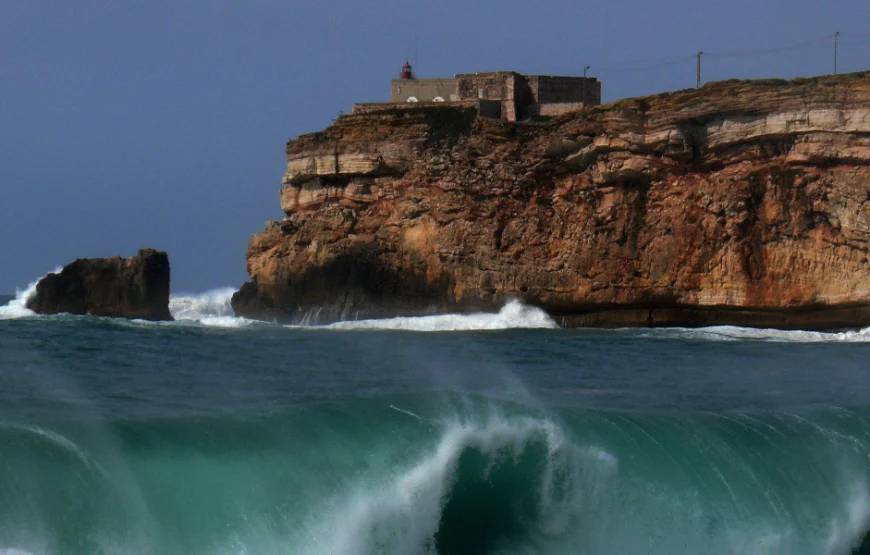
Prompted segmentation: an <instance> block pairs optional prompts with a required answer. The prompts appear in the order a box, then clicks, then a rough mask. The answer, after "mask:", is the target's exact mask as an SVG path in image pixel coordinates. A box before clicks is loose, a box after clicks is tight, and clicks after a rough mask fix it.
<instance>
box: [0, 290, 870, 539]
mask: <svg viewBox="0 0 870 555" xmlns="http://www.w3.org/2000/svg"><path fill="white" fill-rule="evenodd" d="M34 287H35V283H34V284H31V285H30V286H29V287H25V288H22V289H21V290H20V291H18V292H16V294H15V295H14V296H12V297H8V298H6V299H3V300H2V301H0V303H2V306H0V461H2V464H0V554H4V555H11V554H15V555H31V554H33V555H35V554H52V555H53V554H74V555H75V554H93V553H103V554H129V553H137V554H176V553H178V554H181V553H185V554H188V553H190V554H227V555H228V554H234V555H235V554H250V555H253V554H258V555H259V554H274V553H294V554H296V553H298V554H301V555H322V554H338V555H368V554H379V555H399V554H401V555H405V554H426V555H436V554H437V555H465V554H469V555H470V554H493V555H508V554H516V555H525V554H544V555H550V554H552V555H562V554H594V555H598V554H604V555H608V554H632V553H638V554H647V553H649V554H669V555H670V554H677V555H679V554H697V553H705V554H706V553H712V554H758V555H773V554H789V555H792V554H795V555H803V554H826V555H827V554H830V555H846V554H852V553H862V554H863V553H870V540H868V539H867V534H868V530H870V401H868V400H870V368H868V364H867V360H868V354H870V352H868V349H870V346H868V344H867V338H868V336H870V332H868V331H867V330H860V331H854V332H845V333H816V332H801V331H795V332H783V331H777V330H754V329H747V328H736V327H715V328H704V329H664V330H659V329H626V330H563V329H558V326H557V325H556V323H555V322H554V321H553V319H552V318H550V317H549V316H548V315H547V314H546V313H544V312H543V311H541V310H540V309H538V308H535V307H530V306H525V305H523V304H521V303H519V302H516V301H512V302H509V303H506V305H505V306H504V307H503V308H502V309H501V310H500V311H498V312H494V313H490V314H485V313H481V314H441V315H431V316H424V317H416V318H392V319H382V320H353V321H346V322H339V323H336V324H332V325H327V326H284V325H279V324H276V323H269V322H254V321H251V320H246V319H243V318H237V317H235V316H234V315H233V313H232V309H231V307H230V298H231V296H232V293H233V290H232V289H231V288H222V289H216V290H212V291H208V292H205V293H198V294H176V295H173V296H172V297H171V301H170V308H171V312H172V314H173V317H174V318H175V321H174V322H156V323H155V322H144V321H127V320H115V319H109V318H97V317H91V316H70V315H57V316H37V315H35V314H33V313H32V312H30V311H29V310H27V308H26V302H27V298H28V297H29V296H30V295H32V294H33V291H34Z"/></svg>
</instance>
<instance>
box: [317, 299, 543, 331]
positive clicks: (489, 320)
mask: <svg viewBox="0 0 870 555" xmlns="http://www.w3.org/2000/svg"><path fill="white" fill-rule="evenodd" d="M558 327H559V326H558V324H556V322H555V320H553V319H552V318H550V316H549V315H548V314H547V313H546V312H544V311H543V310H541V309H540V308H537V307H534V306H528V305H524V304H523V303H521V302H520V301H518V300H512V301H509V302H508V303H507V304H505V305H504V307H502V309H501V310H500V311H498V313H495V314H492V313H476V314H438V315H433V316H415V317H398V318H385V319H379V320H355V321H345V322H336V323H335V324H331V325H328V326H324V328H326V329H339V330H405V331H473V330H506V329H513V328H525V329H531V328H545V329H553V328H558Z"/></svg>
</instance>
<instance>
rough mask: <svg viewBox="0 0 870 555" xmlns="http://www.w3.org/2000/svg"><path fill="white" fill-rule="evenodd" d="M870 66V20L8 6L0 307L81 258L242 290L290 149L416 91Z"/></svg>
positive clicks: (869, 12) (482, 7) (869, 14)
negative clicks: (500, 76) (521, 79)
mask: <svg viewBox="0 0 870 555" xmlns="http://www.w3.org/2000/svg"><path fill="white" fill-rule="evenodd" d="M836 31H839V32H840V37H839V53H838V58H839V59H838V66H839V68H838V69H839V71H840V72H849V71H858V70H864V69H870V3H867V2H866V0H863V1H857V0H856V1H847V0H843V1H837V0H832V1H826V2H821V1H819V0H789V1H781V0H761V1H759V0H752V1H744V0H729V1H727V2H723V1H721V0H719V1H715V2H710V1H703V0H694V1H689V0H659V1H657V2H644V1H640V0H635V1H627V0H610V1H607V2H603V1H597V2H596V1H581V0H573V1H546V0H541V1H536V2H529V1H522V2H520V1H516V0H499V1H474V0H439V1H437V2H436V1H424V0H405V1H402V2H399V1H394V0H364V1H357V2H351V1H348V0H340V1H338V0H336V1H329V0H322V1H318V2H293V1H286V0H285V1H280V2H279V1H257V0H249V1H240V0H234V1H220V0H208V1H199V0H185V1H183V2H179V1H177V0H172V1H161V0H147V1H145V0H130V1H116V2H105V1H96V0H94V1H88V0H81V1H78V2H47V1H45V2H44V1H40V0H14V1H13V0H0V293H11V292H14V291H15V290H16V288H24V287H26V286H27V284H28V283H29V282H31V281H34V280H35V279H37V278H39V277H40V276H42V275H44V274H45V273H47V272H49V271H52V270H53V269H54V268H56V267H58V266H62V265H63V264H66V263H69V262H71V261H72V260H74V259H76V258H80V257H96V256H113V255H117V254H120V255H122V256H131V255H133V254H135V252H136V250H138V249H140V248H144V247H152V248H157V249H160V250H165V251H167V252H168V253H169V257H170V263H171V267H172V290H173V293H176V294H177V293H181V292H199V291H205V290H209V289H212V288H216V287H222V286H233V287H238V286H239V285H241V284H242V283H243V282H244V281H245V280H246V279H247V274H246V272H245V249H246V247H247V243H248V239H249V237H250V235H251V234H252V233H255V232H258V231H260V230H261V229H262V228H263V226H264V224H265V222H266V221H268V220H277V219H281V218H282V217H283V213H282V212H281V210H280V207H279V201H278V191H279V189H280V187H281V177H282V175H283V173H284V166H285V159H284V145H285V143H286V141H287V140H288V139H289V138H292V137H295V136H298V135H300V134H302V133H307V132H311V131H317V130H319V129H322V128H324V127H326V126H328V125H330V123H331V122H332V120H333V119H334V118H335V117H336V116H337V115H338V114H339V113H340V112H349V111H350V110H351V108H352V106H353V103H354V102H365V101H386V100H388V99H389V92H390V79H392V78H394V77H396V76H397V75H398V72H399V69H400V67H401V65H402V64H403V63H404V62H405V60H406V58H407V59H410V60H411V61H412V63H415V69H416V72H417V74H418V76H420V77H439V76H448V77H449V76H452V75H454V74H456V73H467V72H476V71H494V70H516V71H520V72H523V73H541V74H551V75H582V73H583V68H584V67H585V66H587V65H588V66H590V69H589V75H591V76H595V77H598V78H599V79H600V80H601V82H602V96H603V100H604V101H611V100H617V99H620V98H625V97H631V96H638V95H644V94H653V93H657V92H663V91H669V90H676V89H683V88H688V87H692V86H694V85H695V78H696V76H695V71H696V67H695V65H696V58H695V55H696V53H697V52H698V51H703V52H704V53H705V54H704V55H703V57H702V62H703V63H702V78H703V80H704V81H710V80H720V79H729V78H763V77H785V78H792V77H797V76H811V75H819V74H825V73H831V72H832V71H833V38H832V36H833V34H834V33H835V32H836Z"/></svg>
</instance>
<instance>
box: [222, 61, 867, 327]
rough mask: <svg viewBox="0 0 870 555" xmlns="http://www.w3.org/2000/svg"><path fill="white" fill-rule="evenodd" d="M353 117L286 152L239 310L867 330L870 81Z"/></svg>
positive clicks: (284, 315)
mask: <svg viewBox="0 0 870 555" xmlns="http://www.w3.org/2000/svg"><path fill="white" fill-rule="evenodd" d="M474 115H475V114H474V112H473V110H472V111H470V110H468V109H464V108H453V107H449V106H445V107H438V108H421V109H416V110H415V109H405V108H403V109H399V110H395V111H392V112H381V113H373V114H367V115H357V116H345V117H342V118H340V119H339V120H337V121H336V123H335V124H334V125H333V126H331V127H329V128H328V129H326V130H325V131H323V132H319V133H314V134H310V135H304V136H302V137H299V138H298V139H295V140H291V141H290V142H289V143H288V144H287V158H288V170H287V173H286V175H285V177H284V187H283V189H282V190H281V194H280V199H281V206H282V208H283V210H284V212H285V214H286V217H285V218H284V219H283V220H282V221H280V222H268V223H267V225H266V229H265V230H264V231H263V232H261V233H258V234H256V235H254V236H253V237H252V238H251V241H250V244H249V247H248V254H247V266H248V272H249V274H250V276H251V282H250V283H248V284H246V285H245V286H244V287H243V288H242V289H241V290H240V292H239V293H237V294H236V296H235V297H234V298H233V307H234V309H235V310H236V312H237V314H239V315H244V316H248V317H255V318H266V319H271V318H277V319H280V320H285V321H299V320H302V319H305V318H309V319H310V318H317V319H318V321H321V322H324V321H330V320H336V319H340V318H356V317H383V316H393V315H413V314H423V313H427V312H432V311H447V310H450V311H454V310H459V311H467V310H480V309H489V310H495V309H497V308H498V307H500V306H501V305H502V304H503V303H505V302H506V300H508V299H510V298H519V299H522V300H523V301H525V302H526V303H530V304H533V305H536V306H540V307H542V308H543V309H545V310H546V311H547V312H549V313H550V314H551V315H553V316H554V317H555V318H556V319H557V321H559V322H561V323H562V324H563V325H591V326H624V325H690V326H695V325H713V324H738V325H747V326H762V327H779V328H804V329H832V328H845V327H854V326H864V325H870V258H868V257H870V74H852V75H844V76H829V77H821V78H815V79H802V80H796V81H790V82H789V81H781V80H767V81H726V82H718V83H711V84H708V85H706V86H704V87H702V88H700V89H694V90H687V91H680V92H675V93H668V94H661V95H657V96H651V97H645V98H636V99H629V100H623V101H619V102H615V103H612V104H607V105H602V106H596V107H591V108H588V109H585V110H583V111H580V112H576V113H573V114H568V115H565V116H561V117H558V118H555V119H552V120H550V121H548V122H543V123H505V122H500V121H492V120H485V119H475V118H474Z"/></svg>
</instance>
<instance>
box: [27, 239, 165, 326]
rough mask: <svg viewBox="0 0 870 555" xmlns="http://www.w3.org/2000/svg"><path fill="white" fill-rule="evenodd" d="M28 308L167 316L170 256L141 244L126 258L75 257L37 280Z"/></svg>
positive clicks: (49, 311)
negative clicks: (60, 267)
mask: <svg viewBox="0 0 870 555" xmlns="http://www.w3.org/2000/svg"><path fill="white" fill-rule="evenodd" d="M27 308H29V309H30V310H33V311H34V312H36V313H38V314H58V313H62V312H66V313H70V314H92V315H94V316H110V317H114V318H131V319H134V318H135V319H142V320H172V315H171V314H170V313H169V257H168V256H167V254H166V253H165V252H159V251H156V250H154V249H142V250H140V251H139V253H138V254H137V255H136V256H133V257H130V258H121V257H120V256H115V257H112V258H79V259H78V260H76V261H75V262H72V263H71V264H67V265H66V266H64V268H63V270H61V272H60V273H57V274H48V275H47V276H45V277H44V278H42V279H41V280H39V283H38V284H37V285H36V294H35V295H34V296H33V297H32V298H31V299H30V300H29V301H28V302H27Z"/></svg>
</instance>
